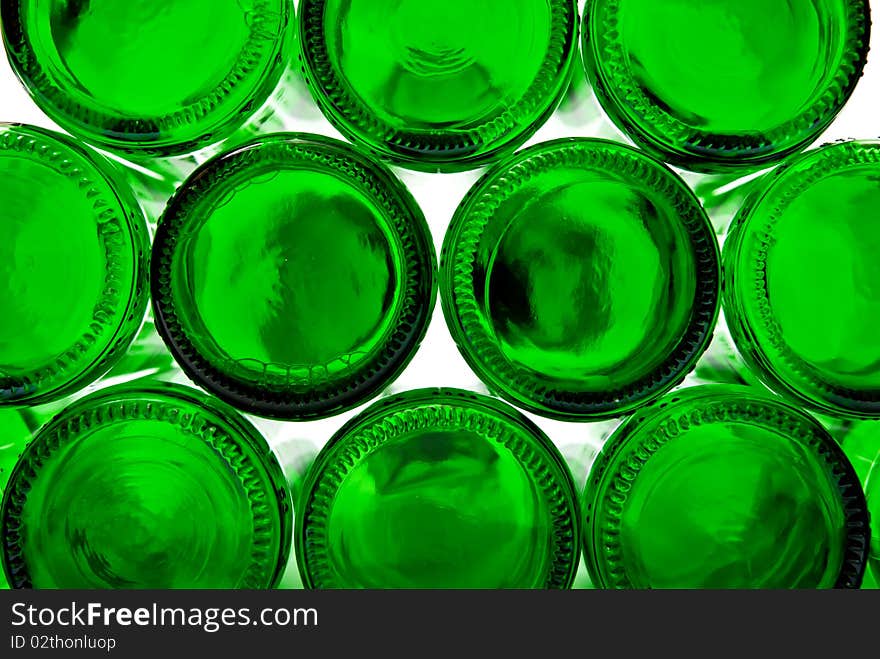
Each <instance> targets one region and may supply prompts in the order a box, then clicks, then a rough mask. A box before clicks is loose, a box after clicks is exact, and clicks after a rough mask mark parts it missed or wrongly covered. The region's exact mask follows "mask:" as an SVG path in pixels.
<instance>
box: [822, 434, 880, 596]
mask: <svg viewBox="0 0 880 659" xmlns="http://www.w3.org/2000/svg"><path fill="white" fill-rule="evenodd" d="M832 432H834V431H832ZM834 434H835V436H836V437H837V438H838V439H839V441H840V443H841V445H842V446H843V450H844V452H845V453H846V455H847V457H848V458H849V459H850V461H851V462H852V465H853V467H854V468H855V470H856V475H857V476H858V477H859V481H861V483H862V489H864V491H865V499H866V500H867V503H868V514H869V515H870V518H871V550H870V552H869V554H868V571H867V573H866V574H865V581H864V583H863V584H862V587H863V588H880V421H855V422H849V423H847V424H844V425H843V427H841V428H839V429H838V431H837V432H835V433H834Z"/></svg>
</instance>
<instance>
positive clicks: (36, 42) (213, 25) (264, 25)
mask: <svg viewBox="0 0 880 659" xmlns="http://www.w3.org/2000/svg"><path fill="white" fill-rule="evenodd" d="M0 17H2V24H3V38H4V43H5V45H6V50H7V54H8V55H9V61H10V63H11V64H12V67H13V69H15V72H16V74H17V75H18V77H19V78H20V79H21V81H22V82H23V83H24V85H25V86H26V87H27V89H28V91H29V92H30V94H31V96H32V97H33V99H34V101H35V102H36V103H37V105H39V106H40V108H41V109H42V110H43V111H44V112H45V113H46V114H47V115H49V116H50V117H51V118H52V119H53V120H55V121H56V122H57V123H58V124H59V125H60V126H62V127H63V128H65V129H66V130H68V131H70V132H71V133H72V134H74V135H77V136H79V137H81V138H83V139H84V140H86V141H87V142H90V143H93V144H96V145H99V146H101V147H103V148H106V149H109V150H114V151H121V152H126V153H133V154H140V155H148V154H156V155H171V154H182V153H187V152H190V151H194V150H196V149H198V148H199V147H203V146H207V145H209V144H211V143H213V142H217V141H219V140H221V139H222V138H224V137H226V136H227V135H229V134H230V133H232V132H233V131H234V130H235V129H236V128H237V127H239V126H240V125H241V124H243V123H244V122H245V120H246V119H247V118H248V117H249V116H251V115H252V114H253V113H254V112H255V111H256V110H258V109H259V108H260V106H261V105H262V104H263V102H264V101H266V99H267V98H268V97H269V95H270V94H271V93H272V91H273V90H274V89H275V87H276V85H277V84H278V81H279V80H280V79H281V75H282V73H283V72H284V70H285V68H286V67H287V66H288V64H289V60H290V57H291V48H292V43H293V40H294V38H295V34H294V27H293V23H294V20H293V2H292V0H174V1H173V2H166V1H163V2H156V1H155V0H125V1H123V2H119V1H118V0H88V1H87V2H83V0H52V1H51V2H50V1H47V0H0Z"/></svg>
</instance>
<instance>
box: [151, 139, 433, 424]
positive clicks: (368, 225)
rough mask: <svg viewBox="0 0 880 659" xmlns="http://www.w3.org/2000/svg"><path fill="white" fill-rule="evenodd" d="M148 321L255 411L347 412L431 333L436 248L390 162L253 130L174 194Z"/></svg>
mask: <svg viewBox="0 0 880 659" xmlns="http://www.w3.org/2000/svg"><path fill="white" fill-rule="evenodd" d="M152 267H153V272H152V290H153V306H154V311H155V317H156V323H157V328H158V329H159V331H160V333H161V334H162V335H163V338H164V339H165V341H166V343H167V344H168V346H169V347H170V348H171V351H172V352H173V353H174V355H175V357H176V358H177V360H178V363H179V364H180V365H181V366H182V367H183V369H184V371H186V372H187V374H188V375H189V376H190V377H191V378H192V379H193V380H195V381H196V382H197V383H198V384H200V385H201V386H203V387H204V388H206V389H208V390H209V391H211V392H213V393H215V394H217V395H218V396H220V397H221V398H223V399H225V400H227V401H228V402H230V403H232V404H233V405H235V406H236V407H238V408H240V409H243V410H247V411H250V412H253V413H255V414H258V415H263V416H269V417H276V418H284V419H304V418H314V417H321V416H328V415H331V414H335V413H338V412H341V411H343V410H345V409H349V408H352V407H354V406H356V405H358V404H360V403H362V402H364V401H366V400H367V399H368V398H370V397H372V396H374V395H376V394H378V393H379V392H380V391H381V390H382V389H383V388H384V387H385V386H386V385H387V384H389V383H390V381H391V380H393V379H394V378H395V377H397V375H398V374H399V373H400V372H401V371H402V369H403V368H404V367H405V366H406V364H407V363H408V362H409V360H410V359H411V358H412V356H413V355H414V354H415V351H416V349H417V348H418V346H419V343H420V342H421V340H422V337H423V336H424V334H425V331H426V329H427V325H428V321H429V319H430V316H431V312H432V309H433V307H434V300H435V295H436V281H435V279H436V258H435V255H434V247H433V243H432V240H431V237H430V234H429V231H428V228H427V224H426V223H425V219H424V216H423V215H422V212H421V210H419V208H418V206H417V205H416V203H415V201H414V200H413V198H412V196H411V195H410V194H409V192H407V190H406V189H405V188H404V186H403V184H401V183H400V181H399V180H398V179H396V178H395V177H394V175H393V174H391V173H390V172H389V171H388V170H387V169H386V168H385V167H383V166H381V165H379V164H377V163H374V162H371V161H370V160H369V159H368V158H366V157H365V156H363V155H361V154H360V153H359V152H358V151H357V150H355V149H353V148H351V147H349V146H347V145H345V144H343V143H342V142H337V141H336V140H332V139H329V138H324V137H320V136H316V135H304V134H278V135H274V136H270V137H263V138H259V139H258V140H257V141H255V142H252V143H250V144H247V145H244V146H242V147H240V148H238V149H236V150H234V151H232V152H229V153H226V154H224V155H222V156H220V157H218V158H216V159H214V160H212V161H210V162H208V163H207V164H206V165H205V166H203V167H202V168H200V169H199V170H198V171H197V172H196V173H195V174H194V175H193V176H192V177H191V178H190V179H189V180H188V181H187V182H186V183H185V184H184V185H183V187H182V188H181V189H180V190H179V191H178V193H177V194H176V195H175V197H174V198H173V199H172V200H171V202H170V204H169V206H168V209H167V210H166V212H165V215H164V216H163V218H162V220H161V222H160V225H159V229H158V232H157V235H156V240H155V244H154V250H153V262H152Z"/></svg>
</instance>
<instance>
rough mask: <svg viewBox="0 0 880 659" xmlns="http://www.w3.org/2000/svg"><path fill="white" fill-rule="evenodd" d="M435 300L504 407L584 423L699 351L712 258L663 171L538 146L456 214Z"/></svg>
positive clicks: (598, 150) (695, 215)
mask: <svg viewBox="0 0 880 659" xmlns="http://www.w3.org/2000/svg"><path fill="white" fill-rule="evenodd" d="M441 261H442V268H441V269H442V277H441V293H442V296H441V299H442V302H443V311H444V314H445V316H446V322H447V324H448V326H449V329H450V331H451V333H452V336H453V338H454V339H455V342H456V343H457V344H458V347H459V349H460V350H461V353H462V354H463V355H464V357H465V359H466V360H467V362H468V363H469V364H470V366H471V367H472V368H473V369H474V371H475V372H476V373H477V375H479V376H480V378H481V379H482V380H483V381H484V382H485V383H486V384H487V385H488V386H489V387H490V388H491V389H492V390H494V391H496V392H498V393H499V394H500V395H502V396H503V397H504V398H506V399H507V400H509V401H510V402H512V403H513V404H515V405H517V406H519V407H523V408H525V409H527V410H530V411H532V412H535V413H537V414H542V415H545V416H551V417H557V418H561V419H568V420H588V419H597V418H608V417H614V416H619V415H621V414H624V413H626V412H629V411H632V410H633V409H635V408H637V407H638V406H639V405H642V404H644V403H646V402H648V401H650V400H652V399H653V398H656V397H657V396H660V395H661V394H663V393H664V392H666V391H668V390H669V389H671V388H672V387H673V386H675V385H676V384H677V383H679V382H680V381H681V380H682V379H683V378H684V377H685V375H686V374H687V373H688V372H689V371H690V370H691V369H692V368H693V366H694V364H695V363H696V361H697V359H698V358H699V356H700V354H702V352H703V351H704V350H705V348H706V346H707V345H708V343H709V341H710V339H711V336H712V330H713V329H714V326H715V320H716V318H717V314H718V306H719V279H720V274H719V271H720V266H719V257H718V245H717V243H716V241H715V236H714V233H713V231H712V227H711V225H710V224H709V221H708V219H707V217H706V214H705V212H704V211H703V209H702V207H701V206H700V203H699V201H697V199H696V197H694V195H693V193H692V192H691V191H690V190H689V189H688V188H687V186H686V185H685V184H684V182H682V181H681V179H679V178H678V177H677V176H676V175H675V174H674V173H673V172H672V171H671V170H669V169H668V168H667V167H665V166H664V165H663V164H661V163H660V162H658V161H656V160H654V159H653V158H651V157H649V156H647V155H645V154H643V153H641V152H639V151H636V150H635V149H631V148H629V147H626V146H623V145H621V144H616V143H612V142H606V141H602V140H589V139H563V140H557V141H553V142H547V143H544V144H539V145H536V146H534V147H531V148H529V149H525V150H524V151H521V152H519V153H517V154H514V155H513V156H511V157H509V158H507V159H506V160H504V161H503V162H501V163H500V164H499V165H497V166H496V167H495V168H493V169H492V170H490V171H489V172H488V173H487V174H486V175H485V176H484V177H483V178H482V179H481V180H480V181H479V182H478V183H477V184H476V186H474V188H473V189H472V190H471V191H470V193H469V194H468V195H467V197H466V198H465V199H464V201H463V202H462V203H461V205H460V206H459V208H458V210H457V211H456V213H455V217H454V218H453V220H452V223H451V225H450V227H449V230H448V232H447V234H446V238H445V241H444V244H443V253H442V258H441Z"/></svg>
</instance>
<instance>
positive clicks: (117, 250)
mask: <svg viewBox="0 0 880 659" xmlns="http://www.w3.org/2000/svg"><path fill="white" fill-rule="evenodd" d="M3 153H13V154H17V155H20V156H22V157H24V158H27V159H31V160H33V161H34V162H39V163H41V164H42V165H44V166H46V167H48V168H50V169H51V170H52V171H53V172H55V173H57V174H59V175H60V176H63V177H65V178H67V179H69V180H70V181H72V182H73V183H75V184H76V185H77V186H78V187H79V189H80V190H81V191H82V195H83V198H84V199H88V200H89V201H90V202H91V204H92V208H93V210H94V220H95V226H96V228H98V227H100V226H102V225H109V224H111V223H112V225H114V226H115V227H116V230H117V231H121V232H125V234H126V236H127V242H129V243H130V244H129V245H128V246H126V245H124V244H123V245H119V244H117V243H116V242H115V241H102V247H103V249H104V257H105V260H106V264H105V281H104V286H103V289H102V291H101V296H100V302H102V303H103V304H98V305H96V309H98V308H99V307H101V306H103V305H104V304H106V305H111V306H113V307H115V308H119V309H120V318H121V320H120V322H119V323H118V324H116V325H113V326H109V325H108V324H107V322H106V321H101V320H100V319H99V318H98V317H97V316H96V318H95V322H94V323H92V325H91V326H90V328H89V331H88V332H86V333H85V334H83V335H82V336H80V338H79V339H78V340H77V341H76V343H75V344H74V345H71V346H69V347H68V349H67V350H65V351H64V353H62V354H61V355H58V356H57V358H56V359H55V360H54V361H53V363H52V364H51V365H48V366H46V367H45V368H41V369H39V370H38V371H36V372H33V373H31V374H29V375H28V376H26V377H19V378H5V377H4V378H2V379H0V405H7V404H12V405H37V404H42V403H47V402H51V401H53V400H58V399H59V398H63V397H64V396H66V395H67V394H69V393H72V392H73V391H75V390H77V389H79V388H80V387H82V386H84V385H86V384H88V383H89V382H91V381H93V380H95V379H97V378H98V377H99V376H100V375H102V374H103V373H105V372H107V371H108V370H109V369H110V368H112V366H113V365H114V364H115V363H116V362H117V361H119V359H120V358H121V357H122V356H123V354H124V353H125V351H126V350H127V349H128V347H129V345H130V344H131V342H132V341H133V340H134V337H135V335H136V334H137V332H138V330H139V328H140V326H141V323H142V322H143V319H144V314H145V312H146V308H147V296H148V288H147V287H148V270H149V266H148V260H149V251H150V237H149V232H148V229H147V222H146V218H145V216H144V213H143V210H142V209H141V207H140V205H139V204H138V202H137V201H136V200H135V198H134V195H133V193H132V192H131V190H130V188H129V187H128V186H127V184H126V183H125V182H124V181H123V180H122V178H121V176H120V175H119V173H118V172H116V171H115V170H114V168H113V165H111V164H110V162H108V161H107V160H105V159H104V158H103V157H102V156H100V155H98V154H97V153H95V152H93V151H90V150H89V149H87V148H85V147H83V146H81V145H79V144H77V143H76V142H74V141H73V140H72V139H69V138H68V137H66V136H64V135H62V134H60V133H56V132H53V131H49V130H45V129H42V128H38V127H35V126H29V125H25V124H9V123H0V155H2V154H3ZM126 250H131V252H130V254H129V257H130V258H131V262H132V264H133V271H132V272H130V273H127V274H126V273H125V272H124V266H123V264H122V260H123V259H122V256H123V254H124V253H125V251H126ZM125 278H130V280H131V282H130V284H129V286H128V287H127V288H126V289H124V290H117V288H118V287H119V285H120V283H121V282H123V281H124V280H125ZM96 313H97V312H96ZM8 322H15V319H9V320H8ZM96 328H97V330H96ZM96 345H100V348H99V349H98V350H95V349H94V346H96Z"/></svg>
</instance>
